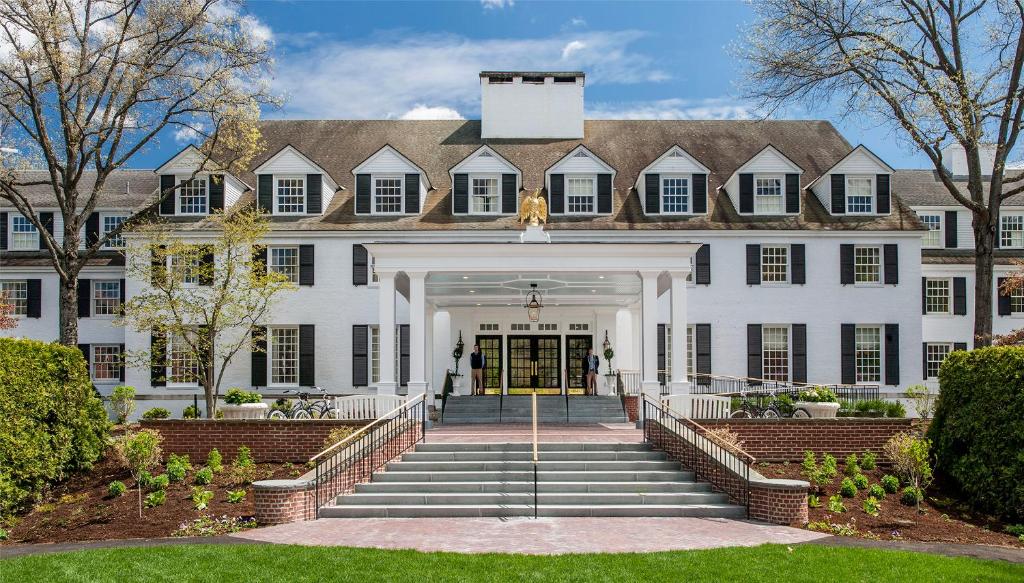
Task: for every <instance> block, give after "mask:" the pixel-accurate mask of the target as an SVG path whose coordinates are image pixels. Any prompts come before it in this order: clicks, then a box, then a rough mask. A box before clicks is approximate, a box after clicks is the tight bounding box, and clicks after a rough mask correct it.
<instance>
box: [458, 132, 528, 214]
mask: <svg viewBox="0 0 1024 583" xmlns="http://www.w3.org/2000/svg"><path fill="white" fill-rule="evenodd" d="M448 174H449V177H450V178H451V181H452V197H451V198H452V213H453V214H457V215H464V214H470V215H500V214H515V213H516V212H517V211H518V208H517V207H518V203H519V190H520V188H521V184H522V173H521V172H520V171H519V168H516V167H515V165H513V164H512V163H511V162H509V161H508V160H506V159H505V158H504V157H502V156H501V155H500V154H498V153H497V152H495V151H494V150H493V149H491V147H490V146H480V148H478V149H477V150H476V151H475V152H473V153H472V154H470V155H469V156H467V157H466V158H465V159H464V160H462V161H461V162H459V163H458V164H456V165H455V166H453V167H452V169H451V170H449V171H448Z"/></svg>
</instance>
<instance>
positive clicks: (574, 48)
mask: <svg viewBox="0 0 1024 583" xmlns="http://www.w3.org/2000/svg"><path fill="white" fill-rule="evenodd" d="M585 48H587V43H585V42H583V41H581V40H574V41H570V42H569V44H567V45H565V48H563V49H562V60H563V61H568V60H569V59H570V58H571V57H572V54H573V53H575V52H578V51H582V50H583V49H585Z"/></svg>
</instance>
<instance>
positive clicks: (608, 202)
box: [597, 174, 612, 214]
mask: <svg viewBox="0 0 1024 583" xmlns="http://www.w3.org/2000/svg"><path fill="white" fill-rule="evenodd" d="M597 212H598V213H601V214H608V213H610V212H612V175H611V174H598V175H597Z"/></svg>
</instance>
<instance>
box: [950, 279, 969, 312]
mask: <svg viewBox="0 0 1024 583" xmlns="http://www.w3.org/2000/svg"><path fill="white" fill-rule="evenodd" d="M953 315H954V316H966V315H967V278H966V277H954V278H953Z"/></svg>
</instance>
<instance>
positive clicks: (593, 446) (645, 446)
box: [416, 433, 653, 452]
mask: <svg viewBox="0 0 1024 583" xmlns="http://www.w3.org/2000/svg"><path fill="white" fill-rule="evenodd" d="M427 436H428V438H429V436H430V434H429V433H428V434H427ZM538 449H539V450H540V451H542V452H545V451H653V450H652V448H651V445H650V444H649V443H541V444H538ZM416 451H417V452H420V451H424V452H427V451H429V452H442V451H445V452H447V451H503V452H504V451H533V444H531V443H525V442H524V443H497V442H495V443H486V442H477V443H437V442H430V441H428V442H426V443H418V444H416Z"/></svg>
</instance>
